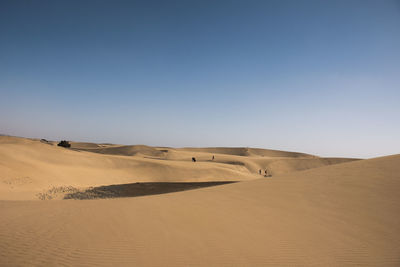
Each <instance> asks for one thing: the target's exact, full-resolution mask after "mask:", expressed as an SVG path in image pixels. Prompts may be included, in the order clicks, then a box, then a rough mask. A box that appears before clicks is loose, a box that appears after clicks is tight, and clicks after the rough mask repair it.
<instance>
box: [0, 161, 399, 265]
mask: <svg viewBox="0 0 400 267" xmlns="http://www.w3.org/2000/svg"><path fill="white" fill-rule="evenodd" d="M399 188H400V155H396V156H390V157H383V158H377V159H371V160H362V161H355V162H349V163H343V164H337V165H330V166H326V167H321V168H315V169H309V170H305V171H299V172H293V173H290V174H284V175H277V176H274V177H272V178H263V179H259V180H253V181H246V182H240V183H235V184H229V185H221V186H216V187H211V188H203V189H199V190H193V191H185V192H179V193H172V194H164V195H155V196H146V197H138V198H121V199H108V200H85V201H76V200H64V201H0V214H1V215H2V216H0V265H4V266H14V265H37V266H45V265H47V266H48V265H74V266H75V265H76V266H83V265H102V266H110V265H114V266H115V265H118V266H124V265H125V266H128V265H130V266H132V265H134V266H293V265H297V266H399V265H400V204H399V203H400V194H399Z"/></svg>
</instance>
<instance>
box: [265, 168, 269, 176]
mask: <svg viewBox="0 0 400 267" xmlns="http://www.w3.org/2000/svg"><path fill="white" fill-rule="evenodd" d="M267 176H269V175H268V170H267V169H265V177H267Z"/></svg>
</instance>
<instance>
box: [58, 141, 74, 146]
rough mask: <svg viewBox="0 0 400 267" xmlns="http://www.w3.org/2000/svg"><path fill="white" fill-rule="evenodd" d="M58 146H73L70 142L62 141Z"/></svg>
mask: <svg viewBox="0 0 400 267" xmlns="http://www.w3.org/2000/svg"><path fill="white" fill-rule="evenodd" d="M58 146H62V147H71V144H70V143H69V142H68V141H65V140H62V141H61V142H60V143H58Z"/></svg>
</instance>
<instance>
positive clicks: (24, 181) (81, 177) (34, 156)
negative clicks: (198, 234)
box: [0, 136, 353, 200]
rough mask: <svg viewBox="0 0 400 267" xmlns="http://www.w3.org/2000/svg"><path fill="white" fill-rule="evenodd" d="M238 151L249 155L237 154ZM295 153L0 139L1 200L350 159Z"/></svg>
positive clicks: (233, 176)
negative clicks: (68, 189) (67, 144)
mask: <svg viewBox="0 0 400 267" xmlns="http://www.w3.org/2000/svg"><path fill="white" fill-rule="evenodd" d="M252 151H256V152H252ZM214 152H218V154H217V153H215V154H214ZM242 152H243V153H250V154H249V155H248V156H244V154H243V155H238V154H241V153H242ZM224 153H225V154H224ZM229 153H230V154H229ZM213 155H214V156H215V159H214V160H212V156H213ZM260 155H261V156H260ZM268 155H269V156H268ZM300 155H303V154H299V153H294V152H282V151H274V150H265V149H248V148H215V149H213V148H206V149H204V150H201V149H194V150H191V149H174V148H157V147H149V146H142V145H139V146H122V145H112V144H93V143H76V142H72V148H71V149H66V148H63V147H58V146H57V145H56V142H47V141H46V142H43V141H40V140H32V139H26V138H17V137H7V136H0V199H3V200H11V199H14V200H29V199H38V194H41V193H42V192H45V191H48V190H52V189H53V188H54V187H55V188H58V187H71V186H72V187H76V188H86V187H91V186H102V185H111V184H126V183H135V182H209V181H246V180H253V179H257V178H260V177H262V175H260V174H259V170H260V169H261V170H262V174H264V170H265V169H268V172H269V174H272V175H276V174H281V173H287V172H293V171H298V170H303V169H309V168H315V167H321V166H325V165H329V164H336V163H342V162H346V161H352V160H353V159H326V158H319V157H315V156H310V155H307V154H304V157H300ZM192 157H196V159H197V162H196V163H193V162H192Z"/></svg>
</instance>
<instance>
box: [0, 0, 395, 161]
mask: <svg viewBox="0 0 400 267" xmlns="http://www.w3.org/2000/svg"><path fill="white" fill-rule="evenodd" d="M0 133H3V134H9V135H17V136H25V137H38V138H48V139H53V140H59V139H67V140H78V141H94V142H113V143H123V144H146V145H159V146H177V147H182V146H251V147H263V148H272V149H281V150H292V151H302V152H308V153H314V154H317V155H322V156H350V157H374V156H380V155H387V154H395V153H400V1H379V0H376V1H365V0H360V1H351V0H346V1H294V0H293V1H245V0H243V1H204V0H202V1H111V0H110V1H94V0H93V1H83V0H80V1H53V0H52V1H18V0H10V1H7V0H2V1H0Z"/></svg>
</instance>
